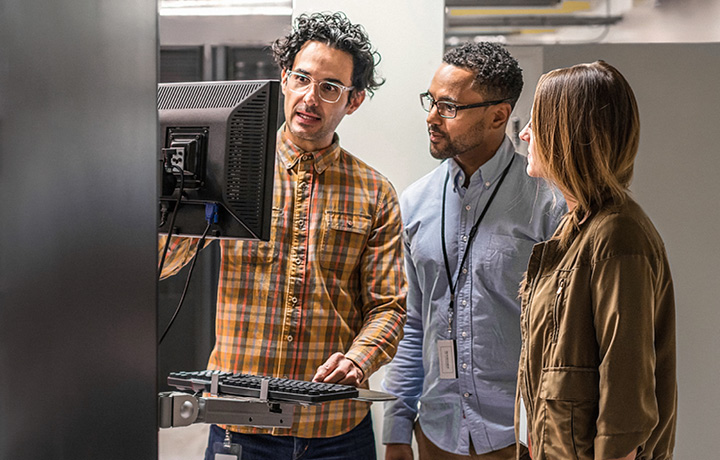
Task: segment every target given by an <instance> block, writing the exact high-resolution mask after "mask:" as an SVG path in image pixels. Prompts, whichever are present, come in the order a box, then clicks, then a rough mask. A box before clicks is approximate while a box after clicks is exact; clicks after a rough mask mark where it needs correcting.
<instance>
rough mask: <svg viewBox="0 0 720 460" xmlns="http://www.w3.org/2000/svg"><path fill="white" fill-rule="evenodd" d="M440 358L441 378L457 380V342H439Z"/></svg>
mask: <svg viewBox="0 0 720 460" xmlns="http://www.w3.org/2000/svg"><path fill="white" fill-rule="evenodd" d="M437 346H438V358H439V359H440V378H441V379H456V378H457V368H456V367H455V341H454V340H438V342H437Z"/></svg>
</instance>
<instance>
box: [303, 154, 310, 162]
mask: <svg viewBox="0 0 720 460" xmlns="http://www.w3.org/2000/svg"><path fill="white" fill-rule="evenodd" d="M310 158H311V157H310V155H303V156H302V159H303V160H305V161H308V160H309V159H310Z"/></svg>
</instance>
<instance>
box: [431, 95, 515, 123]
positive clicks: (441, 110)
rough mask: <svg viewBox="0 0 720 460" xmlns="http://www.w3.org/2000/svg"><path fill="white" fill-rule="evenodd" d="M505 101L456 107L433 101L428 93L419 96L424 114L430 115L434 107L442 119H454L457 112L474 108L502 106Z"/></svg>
mask: <svg viewBox="0 0 720 460" xmlns="http://www.w3.org/2000/svg"><path fill="white" fill-rule="evenodd" d="M507 101H508V99H500V100H498V101H488V102H478V103H476V104H468V105H457V104H455V103H454V102H448V101H436V100H435V99H433V97H432V96H431V95H430V93H422V94H421V95H420V105H422V108H423V109H424V110H425V111H426V112H428V113H430V111H431V110H432V108H433V106H435V107H437V111H438V115H440V116H441V117H443V118H455V117H456V116H457V112H458V110H465V109H473V108H475V107H490V106H491V105H497V104H502V103H503V102H507Z"/></svg>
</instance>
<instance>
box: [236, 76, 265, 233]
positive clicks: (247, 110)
mask: <svg viewBox="0 0 720 460" xmlns="http://www.w3.org/2000/svg"><path fill="white" fill-rule="evenodd" d="M268 98H269V91H268V89H267V87H266V88H264V89H263V90H262V91H258V92H257V93H256V94H254V95H253V96H252V98H250V99H248V100H247V101H245V104H243V106H242V107H240V108H238V110H237V111H236V112H235V113H234V114H233V116H232V117H231V118H230V123H229V130H228V133H229V134H228V156H227V162H228V163H227V169H226V171H227V177H226V178H225V199H226V203H227V204H228V205H229V206H230V207H231V208H232V209H233V211H234V212H235V213H236V214H237V215H238V216H240V217H241V218H242V219H243V221H244V222H245V224H246V225H247V226H248V227H250V228H259V227H260V226H261V220H262V216H261V215H260V210H261V209H263V206H262V204H263V196H264V195H263V189H264V187H265V181H264V180H258V178H261V177H265V164H266V161H267V157H266V155H265V150H266V149H267V139H266V137H265V133H266V125H267V124H268V122H269V120H268V111H267V107H268ZM273 154H274V153H273Z"/></svg>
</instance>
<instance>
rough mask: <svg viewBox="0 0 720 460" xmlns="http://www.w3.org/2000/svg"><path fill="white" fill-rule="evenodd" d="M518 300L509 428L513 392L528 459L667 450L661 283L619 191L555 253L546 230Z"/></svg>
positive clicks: (652, 240) (667, 298) (665, 316)
mask: <svg viewBox="0 0 720 460" xmlns="http://www.w3.org/2000/svg"><path fill="white" fill-rule="evenodd" d="M564 223H565V222H563V224H564ZM563 224H561V227H562V225H563ZM521 298H522V314H521V329H522V336H523V348H522V351H521V355H520V367H519V373H518V398H517V399H518V401H517V402H516V417H515V419H516V434H518V436H519V437H520V433H519V422H518V419H519V412H520V409H519V407H520V402H519V400H520V396H522V400H523V402H524V405H525V407H526V409H527V419H528V426H529V433H528V434H529V438H530V442H531V446H532V456H533V460H545V459H548V460H556V459H557V460H568V459H598V460H600V459H609V458H618V457H623V456H625V455H627V454H628V453H629V452H631V451H632V450H633V449H635V448H637V447H639V449H638V455H637V458H638V459H643V460H649V459H654V460H661V459H662V460H665V459H671V458H672V456H673V448H674V444H675V425H676V412H677V383H676V374H675V301H674V295H673V284H672V279H671V276H670V268H669V265H668V261H667V255H666V252H665V247H664V245H663V242H662V239H661V238H660V235H659V234H658V233H657V231H656V229H655V227H654V226H653V224H652V222H651V221H650V219H649V218H648V217H647V215H646V214H645V213H644V212H643V210H642V209H641V208H640V206H638V205H637V203H635V202H634V201H632V200H631V199H629V198H628V200H627V202H626V203H625V204H624V205H622V206H617V207H614V208H609V209H605V210H602V211H601V212H599V213H597V214H596V215H594V216H592V217H591V218H590V219H588V220H587V221H586V222H584V223H583V224H582V225H581V228H580V231H579V233H578V234H577V235H576V237H575V238H574V240H573V241H572V242H571V243H570V246H569V248H568V249H566V250H562V249H561V248H560V246H559V243H558V240H556V239H552V240H550V241H547V242H544V243H540V244H537V245H535V247H534V248H533V252H532V255H531V257H530V262H529V266H528V271H527V275H526V279H525V282H524V283H523V286H522V288H521Z"/></svg>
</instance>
